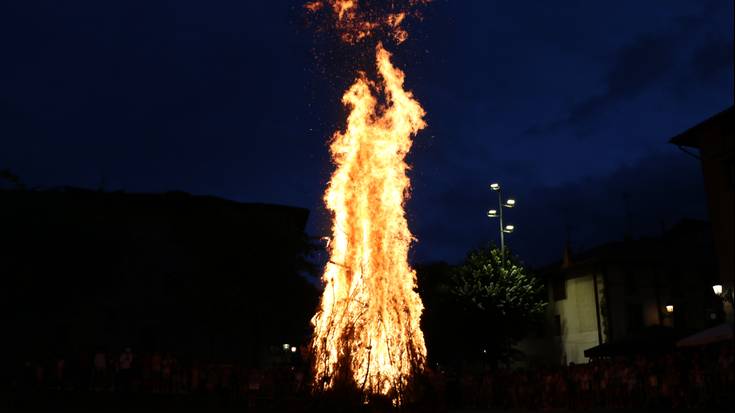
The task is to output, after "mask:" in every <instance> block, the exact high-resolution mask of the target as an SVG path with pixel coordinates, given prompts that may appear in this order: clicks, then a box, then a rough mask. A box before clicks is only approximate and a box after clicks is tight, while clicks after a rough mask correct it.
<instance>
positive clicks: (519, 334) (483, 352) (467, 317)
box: [420, 247, 546, 362]
mask: <svg viewBox="0 0 735 413" xmlns="http://www.w3.org/2000/svg"><path fill="white" fill-rule="evenodd" d="M420 270H421V269H420ZM426 273H427V274H431V272H429V271H426ZM433 273H434V274H436V273H437V270H436V268H434V270H433ZM444 274H445V276H444V277H442V278H443V279H444V280H443V282H436V281H434V283H433V287H432V288H431V291H428V292H427V294H428V293H431V294H434V295H436V297H426V298H428V300H427V302H426V305H427V314H426V315H427V317H428V318H429V319H431V321H433V322H436V321H440V320H441V324H442V331H441V332H437V334H432V333H431V330H432V328H431V327H430V326H428V325H426V326H427V327H429V328H428V329H429V331H427V333H428V335H427V341H428V344H429V346H430V349H429V350H430V356H431V352H432V351H434V349H436V350H438V354H436V355H437V356H439V358H440V359H442V358H443V359H444V360H441V361H443V362H457V361H460V360H457V359H458V358H459V357H458V356H460V355H461V358H462V359H464V361H472V360H474V359H480V358H481V359H485V360H488V361H491V362H494V361H503V360H507V359H509V358H511V357H512V355H513V345H514V344H516V343H517V342H518V341H519V340H521V339H522V338H524V337H525V336H526V335H528V334H529V333H530V332H532V331H533V330H534V329H535V328H536V326H537V325H538V323H539V322H540V321H541V316H542V314H543V313H544V311H545V308H546V300H545V298H544V288H543V284H542V283H541V282H540V281H539V280H538V279H537V278H536V277H534V276H533V275H532V274H530V273H529V272H528V271H527V269H526V268H525V267H524V266H523V264H522V263H521V262H520V261H519V259H518V258H517V257H514V256H512V255H511V254H510V253H508V252H507V251H506V253H505V254H502V253H501V252H500V250H499V249H498V248H495V247H486V248H479V249H475V250H472V251H470V253H469V254H468V255H467V258H466V259H465V261H464V262H463V263H462V264H461V265H459V266H457V267H453V268H448V270H447V271H446V272H445V273H444ZM429 276H430V275H429ZM422 278H424V279H426V278H427V277H426V276H424V277H422ZM426 281H427V282H428V280H426ZM429 305H435V307H434V308H430V307H429ZM427 321H428V320H427ZM427 324H428V323H427ZM432 339H433V340H432ZM432 341H433V343H432ZM432 347H435V348H432ZM452 359H453V360H452Z"/></svg>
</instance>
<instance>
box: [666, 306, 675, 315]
mask: <svg viewBox="0 0 735 413" xmlns="http://www.w3.org/2000/svg"><path fill="white" fill-rule="evenodd" d="M666 312H667V313H669V314H671V313H673V312H674V306H673V305H671V304H669V305H667V306H666Z"/></svg>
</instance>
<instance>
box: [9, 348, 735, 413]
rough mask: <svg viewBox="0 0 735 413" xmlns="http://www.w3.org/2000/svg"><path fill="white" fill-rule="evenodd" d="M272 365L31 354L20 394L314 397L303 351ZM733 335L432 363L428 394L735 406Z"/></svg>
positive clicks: (557, 402)
mask: <svg viewBox="0 0 735 413" xmlns="http://www.w3.org/2000/svg"><path fill="white" fill-rule="evenodd" d="M289 353H290V352H286V353H284V354H283V356H284V357H282V358H281V361H280V363H275V364H274V365H273V366H272V367H270V368H265V369H256V368H249V367H244V366H243V365H242V364H240V363H236V362H214V361H202V360H197V359H188V358H184V357H181V356H179V357H177V356H176V355H174V354H172V353H159V352H153V353H142V354H138V353H135V352H134V351H133V349H131V348H125V349H123V350H122V351H120V352H118V353H114V354H113V353H109V352H105V351H97V352H95V353H93V354H86V355H83V356H80V357H77V358H76V359H74V360H72V359H69V358H64V357H56V358H52V359H48V360H46V361H44V362H38V361H36V362H32V361H26V362H25V363H24V364H23V365H22V366H20V367H19V369H20V371H16V374H14V377H12V385H13V388H14V389H15V390H16V391H17V392H18V394H32V393H33V394H35V393H38V392H64V393H77V394H78V393H87V392H89V393H115V394H131V395H132V394H135V395H141V394H142V395H157V394H158V395H171V396H173V397H176V396H179V395H180V396H181V397H192V398H196V397H198V398H206V399H216V400H219V401H240V402H242V403H247V404H248V405H254V404H261V405H263V404H265V405H268V404H269V403H271V404H272V403H281V402H284V401H287V400H290V401H293V402H295V403H298V401H299V400H306V399H307V398H308V397H309V396H308V395H309V388H308V387H309V386H308V382H309V379H308V373H307V371H306V366H305V363H303V362H301V360H302V358H301V356H300V354H299V353H294V354H289ZM734 374H735V371H734V370H733V348H732V343H731V342H730V343H728V344H726V345H721V346H718V347H716V348H709V349H705V350H701V349H700V350H694V351H692V350H689V351H679V352H673V353H668V354H664V355H660V356H648V357H643V356H635V357H630V358H614V359H610V358H608V359H597V360H592V361H590V362H589V363H586V364H578V365H569V366H565V367H556V368H548V367H546V368H544V367H539V368H526V369H480V370H478V369H466V370H463V371H459V370H451V371H450V370H447V371H441V370H439V369H433V370H432V369H429V370H428V372H427V376H426V378H427V379H428V380H427V385H428V386H429V387H430V388H431V389H430V391H429V392H426V393H425V394H427V395H429V396H427V397H430V398H431V399H432V404H433V405H434V408H437V409H441V408H442V407H447V406H449V407H461V408H477V409H486V408H490V409H514V410H515V409H525V410H548V409H559V408H561V409H588V408H631V407H637V408H711V407H723V406H732V405H733V395H732V391H731V389H732V388H734V385H735V376H734Z"/></svg>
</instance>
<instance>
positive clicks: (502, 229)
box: [487, 182, 516, 254]
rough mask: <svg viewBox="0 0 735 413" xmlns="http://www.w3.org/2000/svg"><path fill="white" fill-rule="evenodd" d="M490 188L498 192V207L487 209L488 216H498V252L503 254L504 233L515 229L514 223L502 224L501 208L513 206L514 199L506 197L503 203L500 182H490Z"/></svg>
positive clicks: (514, 203)
mask: <svg viewBox="0 0 735 413" xmlns="http://www.w3.org/2000/svg"><path fill="white" fill-rule="evenodd" d="M490 189H491V190H493V191H495V192H497V193H498V209H491V210H489V211H487V216H488V217H489V218H498V223H499V229H500V253H501V254H505V234H510V233H511V232H513V230H514V229H515V226H514V225H505V226H504V225H503V209H504V208H513V207H514V206H515V205H516V200H515V199H513V198H508V200H506V201H505V203H503V192H502V190H501V188H500V184H499V183H497V182H494V183H492V184H490Z"/></svg>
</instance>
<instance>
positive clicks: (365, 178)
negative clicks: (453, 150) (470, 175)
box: [312, 44, 426, 402]
mask: <svg viewBox="0 0 735 413" xmlns="http://www.w3.org/2000/svg"><path fill="white" fill-rule="evenodd" d="M390 57H391V55H390V53H389V52H388V51H386V50H385V48H383V46H382V44H378V46H377V48H376V62H377V69H378V73H379V75H380V77H381V81H380V82H374V81H371V80H369V79H368V78H367V75H366V74H365V73H360V75H359V77H358V78H357V80H356V81H355V83H354V84H353V85H352V86H351V87H350V88H349V89H348V90H347V92H345V94H344V96H343V97H342V102H343V103H344V104H345V105H347V106H348V107H349V108H350V109H351V111H350V114H349V117H348V119H347V127H346V129H345V131H343V132H342V131H337V132H335V134H334V135H333V137H332V141H331V146H330V151H331V154H332V159H333V160H334V163H335V164H336V170H335V171H334V173H333V174H332V177H331V180H330V182H329V187H328V189H327V191H326V194H325V197H324V199H325V202H326V204H327V207H328V208H329V210H330V211H331V212H332V213H333V228H332V233H333V234H332V239H331V242H330V244H329V253H330V260H329V262H328V264H327V266H326V268H325V271H324V275H323V281H324V284H325V288H324V293H323V296H322V301H321V307H320V309H319V311H318V312H317V314H316V315H315V316H314V318H313V319H312V324H313V325H314V336H313V339H312V350H313V351H314V356H315V361H314V370H315V373H316V374H315V381H316V384H317V385H318V386H323V387H324V388H331V387H333V386H334V385H335V382H336V381H337V380H340V379H347V380H354V384H355V385H356V386H358V387H359V388H361V389H363V391H364V393H365V394H368V395H370V394H381V395H386V396H389V397H392V398H393V399H394V401H396V400H398V401H399V402H400V400H399V398H400V394H401V392H402V389H405V387H406V385H407V384H408V381H409V379H410V377H411V376H412V375H413V374H414V373H415V372H416V371H417V370H420V369H422V368H423V367H424V364H425V359H426V346H425V344H424V337H423V333H422V332H421V329H420V326H419V321H420V317H421V312H422V310H423V305H422V303H421V299H420V297H419V295H418V293H417V292H416V291H415V288H416V274H415V272H414V270H412V269H411V268H410V266H409V265H408V250H409V246H410V243H411V241H412V235H411V232H410V231H409V229H408V224H407V221H406V216H405V212H404V210H403V206H404V201H405V200H406V198H407V196H408V191H409V188H410V181H409V178H408V176H407V175H406V170H407V169H408V165H407V164H406V161H405V157H406V154H407V153H408V151H409V150H410V149H411V143H412V141H411V138H412V136H414V135H416V133H418V131H419V130H421V129H422V128H424V127H425V126H426V123H425V122H424V120H423V116H424V114H425V113H424V110H423V109H422V108H421V105H420V104H419V103H418V102H417V101H416V99H414V97H413V94H412V93H411V92H410V91H406V90H405V89H404V88H403V81H404V74H403V72H402V71H401V70H400V69H397V68H396V67H394V66H393V65H392V64H391V61H390ZM373 91H375V92H377V93H375V94H374V93H373ZM377 96H384V98H385V103H384V104H381V103H379V101H378V97H377ZM344 376H347V377H344Z"/></svg>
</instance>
